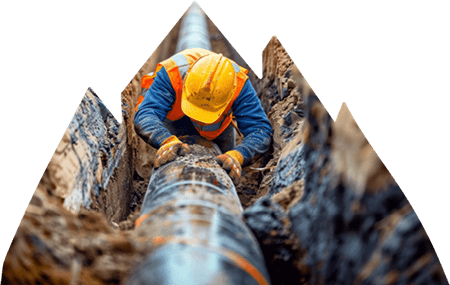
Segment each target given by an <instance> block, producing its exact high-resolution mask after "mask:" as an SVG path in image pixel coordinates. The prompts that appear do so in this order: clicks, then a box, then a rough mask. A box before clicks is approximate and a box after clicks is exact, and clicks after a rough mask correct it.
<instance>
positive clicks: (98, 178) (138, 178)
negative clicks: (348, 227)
mask: <svg viewBox="0 0 450 285" xmlns="http://www.w3.org/2000/svg"><path fill="white" fill-rule="evenodd" d="M179 25H180V23H177V24H176V25H175V26H174V28H173V30H172V31H171V32H170V33H169V35H168V36H167V37H166V39H165V40H164V41H163V42H162V43H161V45H160V46H159V47H158V48H157V50H156V51H155V52H154V53H153V55H152V56H151V57H150V58H149V59H148V60H147V62H145V64H144V65H143V66H142V68H141V69H140V70H139V71H138V73H137V74H136V75H135V76H134V78H133V79H132V80H131V81H130V83H129V84H128V85H127V86H126V88H125V89H124V91H123V92H122V109H123V123H122V125H121V126H120V127H118V124H117V125H116V124H114V120H113V119H112V118H110V117H108V116H107V115H105V111H104V110H103V107H101V105H102V104H97V103H96V104H97V105H99V106H100V107H99V110H100V111H98V112H97V113H96V114H97V115H96V116H98V118H99V119H98V122H99V123H102V122H103V123H102V124H103V125H104V128H105V130H106V131H105V135H104V136H105V139H104V140H101V141H100V139H99V138H96V137H95V136H92V135H89V133H88V130H87V131H86V132H87V133H86V135H85V136H84V137H83V136H81V134H80V131H79V130H80V128H81V127H76V126H77V123H76V122H75V123H74V124H72V125H71V127H69V128H68V131H67V132H66V134H65V135H64V137H63V139H62V141H61V143H60V146H59V147H58V149H57V150H56V151H55V154H54V156H53V158H52V161H51V162H50V164H49V167H48V168H47V170H46V171H45V174H44V176H43V177H42V179H41V181H40V183H39V185H38V187H37V189H36V191H35V193H34V195H33V197H32V199H31V202H30V204H29V206H28V208H27V210H26V213H25V215H24V217H23V219H22V222H21V224H20V225H19V228H18V230H17V233H16V236H15V238H14V240H13V242H12V244H11V248H10V250H9V252H8V255H7V257H6V259H5V263H4V267H3V276H2V282H3V284H111V283H114V284H117V283H122V282H124V281H125V280H126V277H127V274H128V273H129V272H130V270H131V269H132V268H134V266H136V264H137V263H138V262H139V261H141V260H142V259H143V257H144V256H145V255H147V254H149V253H151V251H152V250H154V248H155V244H154V243H152V242H150V241H147V240H146V239H145V238H143V237H139V236H137V234H136V233H135V231H134V229H135V221H136V219H137V218H138V216H139V212H140V207H141V204H142V200H143V198H144V195H145V192H146V190H147V185H148V183H149V180H150V178H151V175H152V172H153V158H154V155H155V153H156V150H155V149H153V148H152V147H151V146H149V145H148V144H146V143H145V142H144V141H143V140H142V139H141V138H140V137H138V136H137V135H136V133H135V131H134V127H133V116H134V112H135V111H134V106H135V105H136V102H137V98H138V96H139V93H140V91H141V90H140V79H141V77H142V76H143V75H144V74H147V73H149V72H151V71H153V70H154V68H155V66H156V64H157V63H158V62H159V61H162V60H164V59H166V58H168V57H170V56H171V55H172V54H173V53H174V51H175V46H176V43H177V35H178V31H179ZM208 29H209V33H210V40H211V45H212V50H213V51H214V52H217V53H222V54H223V55H225V56H227V57H229V58H231V59H233V60H234V61H236V62H237V63H238V64H240V65H241V66H244V67H245V68H247V69H249V71H250V72H249V78H250V80H251V82H252V84H253V86H254V88H255V90H256V91H257V94H258V97H259V98H260V100H261V103H262V106H263V108H264V111H265V112H266V114H267V116H268V118H269V120H270V122H271V124H272V128H273V138H272V139H273V142H272V146H271V148H270V150H269V151H268V152H267V153H266V154H265V155H264V156H262V157H260V158H259V159H258V160H257V161H255V162H254V163H253V164H251V165H249V166H247V167H245V168H243V172H244V174H243V176H242V178H241V181H240V183H239V184H238V185H236V190H237V193H238V196H239V199H240V202H241V204H242V206H243V208H244V210H249V212H248V215H247V216H246V217H251V213H252V209H253V210H254V209H260V208H258V207H260V206H261V205H260V204H258V203H263V204H264V203H266V204H267V205H269V204H270V205H271V206H270V208H271V209H277V210H276V211H278V213H282V214H280V218H277V219H278V222H280V221H281V222H280V223H281V224H282V225H281V226H280V228H279V229H277V230H274V231H271V232H270V233H269V234H268V235H267V236H265V235H262V236H263V240H259V236H258V234H257V231H256V230H254V229H253V228H252V230H254V231H255V233H256V234H255V235H257V238H258V241H260V242H261V243H262V244H263V246H262V250H263V252H264V254H265V257H266V263H267V267H268V269H269V272H270V273H271V274H274V275H272V277H273V276H278V275H276V274H281V273H280V272H283V271H282V270H281V271H280V270H279V269H278V267H276V266H280V267H281V268H282V267H286V266H285V264H286V263H283V262H281V263H276V262H273V263H272V262H271V260H272V259H276V258H275V257H274V256H277V258H279V257H280V256H281V257H283V256H289V257H286V258H285V261H284V262H286V260H288V261H289V265H288V266H287V267H289V268H293V270H295V273H293V274H292V276H296V277H298V280H301V282H302V283H303V284H309V282H310V281H311V280H312V279H310V277H311V274H312V273H311V272H316V271H317V270H316V271H314V270H315V269H311V267H309V265H308V266H306V265H305V264H304V263H302V262H303V261H304V258H303V257H304V256H306V255H305V254H306V253H305V252H306V251H303V252H301V246H300V245H299V242H298V240H297V238H296V237H295V235H294V234H293V232H292V231H291V230H290V229H288V228H289V227H290V222H289V219H288V215H289V214H290V213H291V214H292V212H291V210H292V209H294V206H295V205H297V204H298V203H299V201H301V200H302V198H303V197H304V195H305V187H306V186H305V184H306V183H305V177H304V176H303V174H301V173H299V174H298V173H296V175H297V174H298V175H297V176H296V178H295V180H294V181H292V183H289V184H288V185H284V184H283V183H284V182H283V179H280V178H279V177H280V176H281V175H285V177H291V176H292V175H293V173H294V172H295V171H300V170H298V168H295V167H293V168H291V169H286V170H283V169H282V166H283V165H281V164H283V161H285V160H289V157H290V156H292V153H293V152H295V151H296V150H297V149H299V147H300V146H301V145H302V144H303V143H306V141H307V140H308V139H310V138H311V136H310V134H311V132H312V129H311V126H308V125H307V122H306V117H305V112H306V109H307V107H306V106H305V101H306V98H304V97H305V96H304V95H305V94H308V92H311V91H310V87H309V85H308V84H307V83H306V81H305V80H304V78H303V76H302V75H301V73H300V72H299V70H298V69H297V67H296V66H295V64H294V63H293V61H292V60H291V59H290V57H289V56H288V54H287V52H286V51H285V50H284V48H283V47H282V45H281V44H280V42H279V41H278V40H277V39H276V38H275V37H274V38H272V39H271V40H270V42H269V44H268V46H267V47H266V49H265V50H264V51H263V53H262V55H263V62H264V71H263V78H261V79H260V78H257V77H256V76H255V75H254V73H253V72H252V71H251V69H250V67H249V66H248V65H247V64H246V63H245V61H244V60H243V59H242V58H241V57H240V56H239V55H238V54H237V52H236V51H235V50H234V49H233V47H232V46H231V44H230V43H228V41H227V40H226V39H225V37H224V36H223V35H222V34H221V33H220V31H219V30H218V29H217V27H216V26H215V25H214V24H213V23H212V22H211V21H210V20H209V19H208ZM86 96H87V98H88V99H89V100H92V101H95V100H97V99H96V98H98V97H97V96H96V95H95V93H94V92H93V91H92V92H91V91H88V92H87V95H86ZM310 108H312V107H311V106H310ZM313 109H314V108H313ZM316 109H317V110H316ZM316 109H314V110H316V111H317V112H319V113H320V112H324V111H323V110H324V109H320V108H316ZM102 110H103V111H102ZM80 112H81V111H80ZM325 112H326V111H325ZM81 113H82V112H81ZM324 114H325V113H324ZM319 115H320V114H319ZM324 116H325V115H324ZM342 116H343V117H344V119H345V118H349V119H348V120H349V121H351V122H353V118H351V115H348V116H347V115H346V114H344V115H342ZM77 122H78V121H77ZM351 122H350V123H351ZM78 123H79V124H80V126H81V125H82V121H79V122H78ZM113 125H114V126H115V127H116V129H117V130H115V131H113V132H110V131H109V130H111V128H112V126H113ZM355 125H356V124H355ZM340 128H341V129H340ZM334 130H335V131H336V132H341V133H343V134H345V135H344V136H343V137H341V138H340V139H334V141H333V142H332V143H333V147H334V148H335V149H337V150H335V151H334V152H333V154H332V156H333V157H335V158H337V159H344V160H346V167H345V169H341V168H339V169H338V170H337V172H338V173H340V174H339V175H342V177H343V178H341V179H342V180H343V181H344V182H343V183H344V184H345V183H348V184H352V185H353V184H355V183H356V184H355V185H357V187H356V190H359V191H363V190H361V189H360V188H361V187H365V186H366V185H369V186H370V187H369V188H370V189H372V190H371V191H372V192H371V194H375V193H377V191H376V190H374V189H379V188H380V187H384V185H387V184H388V183H391V182H392V181H393V179H392V177H391V176H390V175H389V173H388V172H387V170H386V169H385V168H384V166H383V165H382V163H381V162H380V161H379V159H378V157H377V156H376V154H375V153H374V151H373V150H372V149H371V148H370V145H369V146H367V145H368V144H367V141H366V140H365V138H364V137H363V136H355V135H354V133H357V132H359V129H358V128H357V126H355V129H354V130H353V129H352V130H350V131H349V129H348V128H344V127H343V125H338V126H335V127H334ZM349 132H354V133H349ZM241 140H242V137H238V143H239V142H240V141H241ZM89 141H95V142H97V143H96V144H94V145H93V144H90V143H87V142H89ZM352 144H353V145H354V144H357V145H358V146H359V147H357V148H347V147H346V146H345V145H352ZM93 149H94V150H95V151H92V150H93ZM362 149H364V150H362ZM89 151H91V154H90V152H89ZM362 152H364V154H365V156H366V157H369V160H368V162H366V163H362V162H360V161H359V160H358V159H355V157H361V153H362ZM298 163H299V162H296V163H294V164H298ZM290 165H292V163H291V164H290ZM277 167H280V168H281V170H280V168H278V170H277ZM361 167H362V168H364V169H366V172H367V173H368V174H367V175H365V176H358V177H352V175H353V174H354V173H356V172H357V171H352V169H358V170H359V169H360V168H361ZM277 171H278V172H277ZM283 171H285V172H283ZM326 171H330V170H329V169H328V170H327V169H325V168H324V170H323V173H322V174H323V175H324V176H323V177H326V175H327V173H326ZM369 172H370V173H369ZM80 173H84V174H83V175H85V177H87V178H86V181H87V182H86V185H84V186H83V187H87V189H90V192H88V193H87V194H86V193H84V192H82V193H81V192H80V194H79V195H78V196H77V195H75V194H73V192H71V189H72V188H73V185H75V184H76V183H77V181H78V180H77V179H79V178H80V177H84V176H80V175H79V174H80ZM280 173H284V174H280ZM363 180H364V181H363ZM286 181H287V180H286ZM355 181H356V182H355ZM367 181H369V182H367ZM286 183H287V182H286ZM361 185H363V186H361ZM358 187H359V188H358ZM83 189H84V188H83ZM96 192H98V193H99V194H98V193H97V194H95V193H96ZM83 193H84V194H83ZM92 193H94V194H92ZM308 193H309V192H308ZM70 195H73V197H74V200H73V201H75V202H77V201H79V200H82V199H84V200H82V201H84V203H85V204H88V203H90V204H89V206H88V207H84V206H83V205H84V204H83V203H81V204H80V203H72V204H71V206H67V200H65V199H66V198H67V197H69V196H70ZM80 197H81V198H80ZM87 197H90V199H88V198H87ZM308 197H309V196H308ZM311 197H312V198H311V199H310V198H308V199H309V200H308V201H310V202H311V204H312V205H316V201H315V200H314V199H317V197H316V198H314V195H312V196H311ZM262 198H264V199H266V200H262ZM77 199H78V200H77ZM258 201H259V202H258ZM260 201H265V202H260ZM271 203H273V205H276V207H275V206H272V204H271ZM73 205H75V206H73ZM255 205H256V206H255ZM253 206H255V207H254V208H252V207H253ZM263 206H264V205H263ZM355 207H357V206H355ZM261 209H262V208H261ZM280 209H281V210H280ZM273 211H274V212H273V213H275V212H276V211H275V210H273ZM280 211H281V212H280ZM410 212H411V208H409V207H408V205H405V206H404V207H403V208H401V209H400V210H398V212H396V213H397V214H398V216H402V215H406V214H405V213H410ZM255 213H257V216H258V215H259V216H263V215H262V214H260V213H259V212H258V211H255ZM266 213H267V211H266ZM271 213H272V212H271ZM276 215H278V214H273V215H272V217H275V216H276ZM248 219H249V221H250V218H248ZM399 219H400V218H399ZM398 221H399V220H396V221H395V222H392V223H391V224H392V227H395V225H396V224H395V223H397V222H398ZM249 223H250V222H249ZM261 225H262V223H261ZM386 232H387V231H386V230H385V231H383V233H386ZM389 233H390V232H389ZM279 234H280V235H283V237H285V238H283V239H280V241H278V240H276V238H279V237H280V235H279ZM264 244H265V245H267V246H266V247H264ZM280 244H282V246H280V247H279V248H283V250H284V249H285V248H288V249H287V251H288V252H291V253H292V254H288V253H286V251H285V252H284V253H280V252H279V251H277V250H276V249H275V250H274V248H277V247H278V245H280ZM286 246H287V247H286ZM303 246H305V244H303ZM274 252H275V253H274ZM281 257H280V258H281ZM430 258H431V257H430ZM424 262H425V261H424ZM280 264H281V265H280ZM438 265H439V264H438ZM438 265H436V268H434V269H433V270H435V271H434V272H435V274H437V275H439V277H440V278H442V275H443V273H442V274H441V272H443V271H442V268H441V267H440V265H439V266H438ZM271 266H272V267H271ZM369 267H370V266H369ZM368 271H370V270H369V269H367V270H366V271H364V274H366V275H367V276H369V275H370V274H369V273H367V272H368ZM364 274H362V275H361V276H363V277H364V278H366V277H367V276H366V275H364ZM299 276H301V277H299ZM361 276H360V277H359V278H360V279H361V278H362V279H361V280H363V279H364V278H363V277H361ZM282 279H283V278H282V277H280V278H279V279H277V278H275V279H273V278H272V284H288V283H283V282H285V281H283V280H282ZM358 280H359V279H358ZM316 284H325V283H323V282H317V283H316ZM343 284H344V283H343ZM367 284H369V283H367ZM390 284H393V283H390Z"/></svg>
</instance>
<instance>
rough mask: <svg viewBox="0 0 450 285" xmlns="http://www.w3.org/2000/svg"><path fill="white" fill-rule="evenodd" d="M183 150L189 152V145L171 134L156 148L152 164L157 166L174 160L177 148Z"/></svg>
mask: <svg viewBox="0 0 450 285" xmlns="http://www.w3.org/2000/svg"><path fill="white" fill-rule="evenodd" d="M180 149H181V150H183V151H184V152H185V153H189V152H190V151H191V150H190V148H189V146H188V145H187V144H185V143H182V142H181V141H180V140H179V139H178V138H177V137H176V136H175V135H172V136H170V137H168V138H167V139H165V140H164V141H163V142H162V144H161V147H160V148H159V149H158V151H157V152H156V155H155V160H154V161H153V165H154V166H155V168H158V167H160V166H162V165H164V164H166V163H168V162H170V161H172V160H175V158H177V156H178V155H179V150H180Z"/></svg>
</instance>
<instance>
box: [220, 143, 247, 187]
mask: <svg viewBox="0 0 450 285" xmlns="http://www.w3.org/2000/svg"><path fill="white" fill-rule="evenodd" d="M217 158H218V159H219V161H220V163H221V165H222V168H223V169H225V170H226V171H227V172H228V175H229V176H230V177H231V180H233V183H234V185H237V184H238V183H239V180H240V179H241V173H242V166H241V165H242V164H243V163H244V157H243V156H242V154H241V153H240V152H239V151H237V150H230V151H227V152H226V153H224V154H221V155H219V156H217Z"/></svg>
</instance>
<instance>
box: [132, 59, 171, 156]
mask: <svg viewBox="0 0 450 285" xmlns="http://www.w3.org/2000/svg"><path fill="white" fill-rule="evenodd" d="M175 98H176V95H175V90H174V89H173V87H172V84H171V82H170V79H169V75H168V74H167V72H166V70H165V68H164V67H162V68H161V69H160V70H159V71H158V73H157V76H156V77H155V79H154V80H153V84H152V86H150V88H149V89H148V91H147V94H146V95H145V97H144V100H143V101H142V103H141V104H140V105H139V107H138V110H137V112H136V113H135V114H134V129H135V131H136V133H137V134H138V135H139V136H140V137H141V138H142V139H143V140H144V141H145V142H146V143H148V144H150V145H151V146H152V147H154V148H156V149H159V148H160V146H161V144H162V143H163V141H165V140H166V139H167V138H169V137H170V136H171V133H170V132H169V130H167V129H166V127H165V126H164V125H163V123H162V122H163V120H164V118H165V117H166V116H167V113H168V112H169V111H170V110H171V109H172V105H173V103H174V102H175Z"/></svg>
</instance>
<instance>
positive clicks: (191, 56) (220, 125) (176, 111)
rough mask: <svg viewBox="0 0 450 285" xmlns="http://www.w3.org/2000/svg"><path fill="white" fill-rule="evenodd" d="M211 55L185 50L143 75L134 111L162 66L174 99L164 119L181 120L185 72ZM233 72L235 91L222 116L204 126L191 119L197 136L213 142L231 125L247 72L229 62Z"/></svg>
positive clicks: (199, 50)
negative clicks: (197, 133) (198, 61)
mask: <svg viewBox="0 0 450 285" xmlns="http://www.w3.org/2000/svg"><path fill="white" fill-rule="evenodd" d="M208 54H213V52H212V51H208V50H205V49H201V48H193V49H187V50H184V51H182V52H180V53H177V54H175V55H174V56H172V57H171V58H169V59H166V60H164V61H162V62H160V63H158V65H157V66H156V69H155V72H152V73H149V74H147V75H144V76H143V77H142V80H141V88H142V92H141V95H140V96H139V99H138V102H137V105H136V108H135V111H137V109H138V106H139V104H141V102H142V101H143V100H144V95H145V93H146V92H147V90H148V89H149V88H150V86H151V85H152V83H153V79H154V78H155V76H156V74H157V72H158V71H159V70H160V69H161V67H163V66H164V68H165V69H166V71H167V74H168V75H169V78H170V82H171V83H172V87H173V89H174V90H175V94H176V99H175V102H174V104H173V105H172V110H170V111H169V112H168V113H167V116H166V118H167V119H169V120H171V121H176V120H179V119H181V118H182V117H183V116H184V113H183V111H182V110H181V94H182V92H183V79H184V77H185V76H186V72H187V71H188V69H189V67H190V66H191V65H192V64H193V63H194V62H195V61H197V59H199V58H200V57H202V56H205V55H208ZM230 61H231V63H232V65H233V67H234V70H235V72H236V91H235V93H234V95H233V98H232V99H231V101H230V103H229V104H228V106H227V108H225V110H224V112H223V113H222V116H220V117H219V119H217V120H216V121H215V122H213V123H211V124H205V123H202V122H199V121H196V120H194V119H192V118H191V121H192V124H193V125H194V127H195V128H196V129H197V131H198V132H199V134H200V135H201V136H202V137H204V138H206V139H208V140H213V139H215V138H216V137H218V136H219V135H220V134H221V133H222V132H223V131H224V130H225V129H226V128H227V127H228V126H229V124H230V123H231V120H232V114H233V112H232V109H231V106H232V105H233V103H234V101H235V100H236V98H237V97H238V96H239V94H240V93H241V90H242V88H243V87H244V84H245V81H246V80H247V78H248V76H247V73H248V70H247V69H245V68H243V67H241V66H239V65H237V64H236V63H235V62H234V61H232V60H230Z"/></svg>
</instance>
